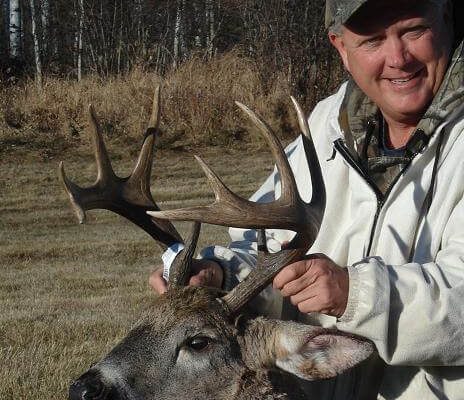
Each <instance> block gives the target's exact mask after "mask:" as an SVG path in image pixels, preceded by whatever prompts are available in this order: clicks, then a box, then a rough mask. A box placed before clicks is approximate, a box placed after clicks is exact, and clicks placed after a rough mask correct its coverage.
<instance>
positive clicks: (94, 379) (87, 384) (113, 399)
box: [69, 370, 123, 400]
mask: <svg viewBox="0 0 464 400" xmlns="http://www.w3.org/2000/svg"><path fill="white" fill-rule="evenodd" d="M122 399H123V397H121V396H120V395H119V394H118V391H117V389H116V388H114V387H112V386H111V385H108V384H107V383H105V382H104V380H103V379H102V377H101V375H100V373H99V372H98V371H95V370H90V371H88V372H86V373H85V374H84V375H82V376H81V377H80V378H79V379H77V380H76V381H74V382H73V383H72V384H71V386H70V388H69V400H122Z"/></svg>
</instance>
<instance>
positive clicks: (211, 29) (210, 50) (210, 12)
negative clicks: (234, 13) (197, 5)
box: [205, 0, 216, 58]
mask: <svg viewBox="0 0 464 400" xmlns="http://www.w3.org/2000/svg"><path fill="white" fill-rule="evenodd" d="M215 3H216V1H215V0H206V1H205V9H206V25H207V32H208V34H207V36H206V52H207V54H208V57H209V58H212V57H213V56H214V54H215V53H216V49H215V45H214V42H215V39H216V12H215V11H216V10H215V8H214V5H215Z"/></svg>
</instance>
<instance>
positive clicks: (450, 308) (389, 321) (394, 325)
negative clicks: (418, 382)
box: [337, 199, 464, 366]
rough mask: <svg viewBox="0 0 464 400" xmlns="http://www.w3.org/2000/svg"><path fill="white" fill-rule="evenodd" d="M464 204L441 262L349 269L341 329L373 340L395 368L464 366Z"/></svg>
mask: <svg viewBox="0 0 464 400" xmlns="http://www.w3.org/2000/svg"><path fill="white" fill-rule="evenodd" d="M463 226H464V199H461V200H460V201H459V202H458V203H457V205H456V206H455V207H454V209H453V210H452V213H451V215H450V218H449V220H448V222H447V224H446V226H445V229H444V232H443V236H442V242H441V250H440V251H439V252H438V254H437V256H436V258H435V262H430V263H425V264H417V263H409V264H405V265H387V264H386V263H385V262H384V261H383V260H382V259H380V258H376V257H371V258H368V259H365V260H363V261H361V262H359V263H357V264H355V265H353V266H350V267H348V269H349V275H350V292H349V299H348V306H347V309H346V312H345V314H344V315H343V316H342V317H341V318H340V320H339V321H338V323H337V326H338V328H339V329H341V330H344V331H347V332H351V333H354V334H358V335H361V336H364V337H366V338H368V339H370V340H372V341H373V342H374V343H375V345H376V346H377V349H378V351H379V354H380V356H381V357H382V358H383V360H384V361H385V362H387V363H388V364H391V365H415V366H445V365H446V366H457V365H464V323H463V321H464V230H463V229H462V227H463Z"/></svg>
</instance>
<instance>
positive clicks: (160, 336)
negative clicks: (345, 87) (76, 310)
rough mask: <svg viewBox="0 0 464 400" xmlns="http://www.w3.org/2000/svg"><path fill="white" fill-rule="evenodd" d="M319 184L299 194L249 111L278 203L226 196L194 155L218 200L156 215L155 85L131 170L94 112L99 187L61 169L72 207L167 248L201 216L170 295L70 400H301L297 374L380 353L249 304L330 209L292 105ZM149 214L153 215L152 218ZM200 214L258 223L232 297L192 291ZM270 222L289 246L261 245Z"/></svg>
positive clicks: (216, 220) (314, 374)
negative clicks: (121, 169)
mask: <svg viewBox="0 0 464 400" xmlns="http://www.w3.org/2000/svg"><path fill="white" fill-rule="evenodd" d="M294 104H295V107H296V110H297V114H298V118H299V123H300V127H301V129H302V132H303V133H304V135H305V137H306V142H305V145H306V150H307V154H308V163H309V165H310V171H311V180H312V184H313V198H312V201H311V203H310V204H306V203H304V202H303V201H302V200H301V198H300V197H299V194H298V190H297V188H296V183H295V179H294V177H293V174H292V172H291V169H290V166H289V164H288V161H287V159H286V157H285V153H284V151H283V149H282V146H281V145H280V142H279V141H278V139H277V137H276V136H275V134H274V133H273V132H272V130H271V129H270V128H269V127H268V126H267V125H266V124H265V123H264V122H263V121H262V120H261V119H260V118H259V117H258V116H257V115H256V114H254V113H253V112H252V111H250V110H249V109H248V108H247V107H245V106H243V105H242V104H240V103H238V105H239V107H240V108H241V109H242V110H243V111H244V112H245V113H246V114H248V115H249V117H250V118H251V119H252V120H253V121H254V123H255V124H256V126H257V127H258V128H259V130H260V131H261V133H262V134H263V135H264V137H265V138H266V140H267V142H268V143H269V145H270V147H271V150H272V152H273V154H274V157H275V160H276V164H277V168H278V170H279V173H280V176H281V182H282V195H281V197H280V198H279V199H278V200H276V201H275V202H273V203H266V204H257V203H252V202H250V201H248V200H245V199H242V198H240V197H239V196H237V195H235V194H234V193H233V192H232V191H230V190H229V189H228V188H227V187H226V186H225V185H224V184H223V183H222V181H221V180H220V179H219V177H218V176H217V175H216V174H215V173H214V172H213V171H212V170H211V169H210V168H209V167H208V166H207V165H206V164H205V163H204V162H203V161H202V160H201V159H200V158H197V160H198V161H199V163H200V165H201V166H202V168H203V169H204V170H205V172H206V175H207V177H208V179H209V181H210V183H211V185H212V188H213V191H214V192H215V195H216V201H215V202H214V203H213V204H212V205H209V206H199V207H193V208H187V209H180V210H171V211H159V208H158V207H157V205H156V204H155V202H154V201H153V198H152V196H151V193H150V185H149V179H150V173H151V163H152V159H153V143H154V137H155V135H156V132H157V130H158V121H159V90H157V91H156V94H155V99H154V103H153V113H152V118H151V120H150V127H149V128H148V130H147V132H146V135H145V140H144V144H143V146H142V150H141V154H140V156H139V158H138V161H137V164H136V166H135V168H134V171H133V172H132V174H131V175H130V176H129V177H127V178H119V177H117V176H116V175H115V174H114V172H113V169H112V167H111V163H110V161H109V157H108V155H107V152H106V149H105V146H104V143H103V140H102V136H101V131H100V128H99V124H98V122H97V120H96V118H95V114H94V113H93V111H92V110H91V113H90V114H91V121H92V122H93V126H94V129H93V142H94V147H95V155H96V160H97V167H98V176H97V180H96V182H95V183H94V184H93V185H92V186H90V187H88V188H80V187H78V186H77V185H75V184H73V183H72V182H71V181H70V180H69V179H68V178H67V177H66V175H65V173H64V167H63V164H60V171H61V177H62V180H63V183H64V185H65V188H66V191H67V193H68V195H69V197H70V200H71V204H72V206H73V208H74V210H75V211H76V213H77V215H78V217H79V220H80V221H81V222H82V221H83V220H84V217H85V211H86V210H90V209H93V208H105V209H109V210H111V211H114V212H117V213H119V214H120V215H123V216H125V217H126V218H128V219H129V220H131V221H132V222H134V223H135V224H137V225H138V226H140V227H141V228H142V229H144V230H145V231H146V232H147V233H149V234H150V235H151V236H152V237H153V238H155V239H156V240H157V241H159V242H160V244H161V245H162V246H167V245H170V244H172V243H173V242H175V241H180V240H181V239H180V235H179V234H178V233H177V231H176V230H175V228H174V227H173V225H172V224H171V223H170V222H169V221H168V220H169V219H171V220H190V221H194V223H193V225H192V233H191V235H190V237H189V238H188V239H187V241H186V243H185V250H184V251H183V252H182V253H181V254H180V255H179V256H178V257H177V258H176V260H175V263H174V265H173V274H172V275H171V278H170V284H169V290H168V292H167V294H165V295H162V296H159V297H158V298H157V299H155V300H154V304H153V307H151V308H150V310H149V311H148V312H147V313H146V315H145V316H144V317H143V318H142V319H141V320H140V321H139V322H138V323H137V324H136V326H135V327H134V328H133V329H132V330H131V331H130V332H129V334H128V335H127V336H126V338H124V339H123V340H122V341H121V342H120V343H119V344H118V345H117V346H116V347H115V348H114V349H113V350H112V351H111V352H110V353H109V354H108V355H107V356H106V357H104V358H103V359H102V360H101V361H100V362H98V363H97V364H96V365H94V366H93V367H92V368H91V369H90V370H89V371H87V372H86V373H85V374H84V375H82V376H81V377H80V378H79V379H78V380H76V381H75V382H74V383H73V384H72V385H71V387H70V399H71V400H96V399H108V400H109V399H127V400H129V399H146V400H151V399H166V400H168V399H179V398H189V399H211V400H212V399H263V398H266V399H296V398H302V396H303V393H302V392H301V391H300V389H299V385H298V383H297V382H298V380H299V379H304V380H314V379H324V378H329V377H333V376H335V375H337V374H339V373H341V372H343V371H345V370H346V369H348V368H350V367H352V366H354V365H356V364H357V363H359V362H361V361H362V360H364V359H365V358H367V357H368V356H369V355H370V354H371V352H372V345H371V344H370V343H369V342H367V341H363V340H361V339H360V338H357V337H354V336H352V335H348V334H344V333H342V332H338V331H332V330H327V329H323V328H320V327H314V326H308V325H304V324H299V323H296V322H289V321H287V322H284V321H275V320H267V319H265V318H262V317H257V318H252V317H250V316H249V315H248V314H247V313H246V312H244V307H245V306H246V305H247V303H248V302H249V301H250V300H251V299H252V298H253V297H255V296H256V295H257V294H258V293H259V292H260V291H261V290H262V289H263V288H264V287H265V286H266V285H268V284H269V283H270V282H271V281H272V279H273V277H274V276H275V275H276V274H277V273H278V272H279V271H280V270H281V269H282V268H283V267H284V266H285V265H288V264H289V263H291V262H293V261H296V260H298V259H299V258H301V257H302V256H303V255H304V254H305V253H306V252H307V250H308V249H309V247H310V246H311V244H312V243H313V241H314V239H315V237H316V235H317V232H318V229H319V226H320V222H321V219H322V215H323V210H324V206H325V192H324V186H323V181H322V176H321V172H320V167H319V164H318V161H317V158H316V155H315V150H314V147H313V145H312V141H311V137H310V135H309V129H308V126H307V122H306V119H305V117H304V114H303V112H302V111H301V108H300V107H299V106H298V104H297V103H296V101H294ZM147 211H148V213H147ZM200 221H201V222H206V223H213V224H219V225H226V226H236V227H243V228H254V229H259V230H260V232H261V233H260V235H258V236H259V240H260V241H261V243H259V246H258V248H259V249H260V251H259V257H258V265H257V267H256V268H255V269H254V270H253V271H252V272H251V273H250V274H249V276H248V277H247V279H245V280H244V281H243V282H241V283H240V284H239V285H238V286H237V287H236V288H235V289H234V290H232V291H231V292H230V293H223V292H221V291H218V290H213V289H208V288H193V287H185V284H186V282H187V280H188V277H189V273H190V272H189V269H190V265H191V260H192V257H193V253H194V251H195V247H196V242H197V238H198V235H199V231H200ZM265 228H275V229H291V230H294V231H296V232H297V235H296V236H295V238H294V239H293V241H292V242H291V243H290V244H289V245H288V246H287V247H286V249H284V250H281V251H280V252H278V253H273V254H270V253H268V252H267V251H266V250H265V245H264V235H263V233H262V232H263V230H264V229H265Z"/></svg>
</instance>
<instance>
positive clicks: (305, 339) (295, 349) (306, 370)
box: [274, 323, 374, 380]
mask: <svg viewBox="0 0 464 400" xmlns="http://www.w3.org/2000/svg"><path fill="white" fill-rule="evenodd" d="M279 328H280V329H278V331H279V332H278V334H277V335H276V340H275V346H276V348H275V353H274V354H275V355H276V360H275V364H276V366H277V367H279V368H281V369H283V370H284V371H287V372H290V373H292V374H294V375H296V376H298V377H300V378H302V379H306V380H316V379H326V378H332V377H334V376H336V375H338V374H340V373H342V372H344V371H346V370H347V369H349V368H351V367H353V366H355V365H356V364H358V363H360V362H361V361H363V360H365V359H366V358H367V357H369V356H370V355H371V354H372V352H373V350H374V347H373V345H372V343H371V342H369V341H367V340H363V339H361V338H358V337H355V336H353V335H349V334H346V333H342V332H340V331H336V330H328V329H323V328H318V327H313V326H308V325H303V324H297V323H284V324H282V325H281V326H280V327H279Z"/></svg>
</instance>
